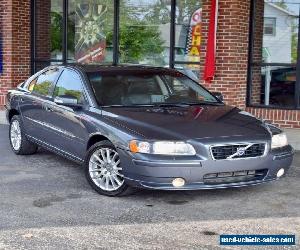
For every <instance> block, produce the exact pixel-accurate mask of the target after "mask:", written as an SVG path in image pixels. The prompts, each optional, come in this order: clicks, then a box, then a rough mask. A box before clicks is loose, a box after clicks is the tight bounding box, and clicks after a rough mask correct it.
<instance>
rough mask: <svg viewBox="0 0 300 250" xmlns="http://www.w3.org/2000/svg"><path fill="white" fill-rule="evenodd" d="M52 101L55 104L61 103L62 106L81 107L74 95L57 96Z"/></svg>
mask: <svg viewBox="0 0 300 250" xmlns="http://www.w3.org/2000/svg"><path fill="white" fill-rule="evenodd" d="M54 102H55V103H56V104H57V105H63V106H67V107H71V108H81V107H82V105H81V104H78V100H77V98H76V97H74V96H69V95H68V96H67V95H65V96H57V97H55V98H54Z"/></svg>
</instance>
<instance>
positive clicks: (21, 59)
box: [0, 0, 30, 107]
mask: <svg viewBox="0 0 300 250" xmlns="http://www.w3.org/2000/svg"><path fill="white" fill-rule="evenodd" d="M0 26H1V35H2V40H3V44H2V49H3V72H2V73H1V74H0V107H2V106H3V105H4V104H5V96H6V93H7V91H8V90H9V89H11V88H12V87H15V86H16V85H17V84H18V83H20V82H22V81H24V80H25V79H26V78H27V77H28V76H29V75H30V0H6V1H5V0H1V2H0Z"/></svg>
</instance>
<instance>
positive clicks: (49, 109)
mask: <svg viewBox="0 0 300 250" xmlns="http://www.w3.org/2000/svg"><path fill="white" fill-rule="evenodd" d="M45 110H46V111H47V112H53V111H54V110H53V109H52V108H50V107H48V106H46V107H45Z"/></svg>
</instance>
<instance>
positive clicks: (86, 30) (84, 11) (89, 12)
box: [75, 0, 107, 63]
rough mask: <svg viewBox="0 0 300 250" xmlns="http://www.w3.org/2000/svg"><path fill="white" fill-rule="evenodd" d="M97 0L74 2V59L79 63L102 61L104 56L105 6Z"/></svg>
mask: <svg viewBox="0 0 300 250" xmlns="http://www.w3.org/2000/svg"><path fill="white" fill-rule="evenodd" d="M98 2H100V1H98V0H90V1H88V2H87V3H82V1H80V0H79V1H77V2H76V9H75V60H76V61H77V62H79V63H93V62H102V61H103V60H104V58H105V50H106V36H105V34H104V23H105V22H106V13H107V6H106V5H102V4H98Z"/></svg>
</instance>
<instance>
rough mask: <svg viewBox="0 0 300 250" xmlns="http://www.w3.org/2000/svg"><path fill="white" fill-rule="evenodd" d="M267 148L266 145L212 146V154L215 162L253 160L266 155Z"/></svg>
mask: <svg viewBox="0 0 300 250" xmlns="http://www.w3.org/2000/svg"><path fill="white" fill-rule="evenodd" d="M265 148H266V144H265V143H255V144H234V145H224V146H212V147H211V153H212V157H213V159H215V160H224V159H241V158H252V157H259V156H262V155H264V152H265Z"/></svg>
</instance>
